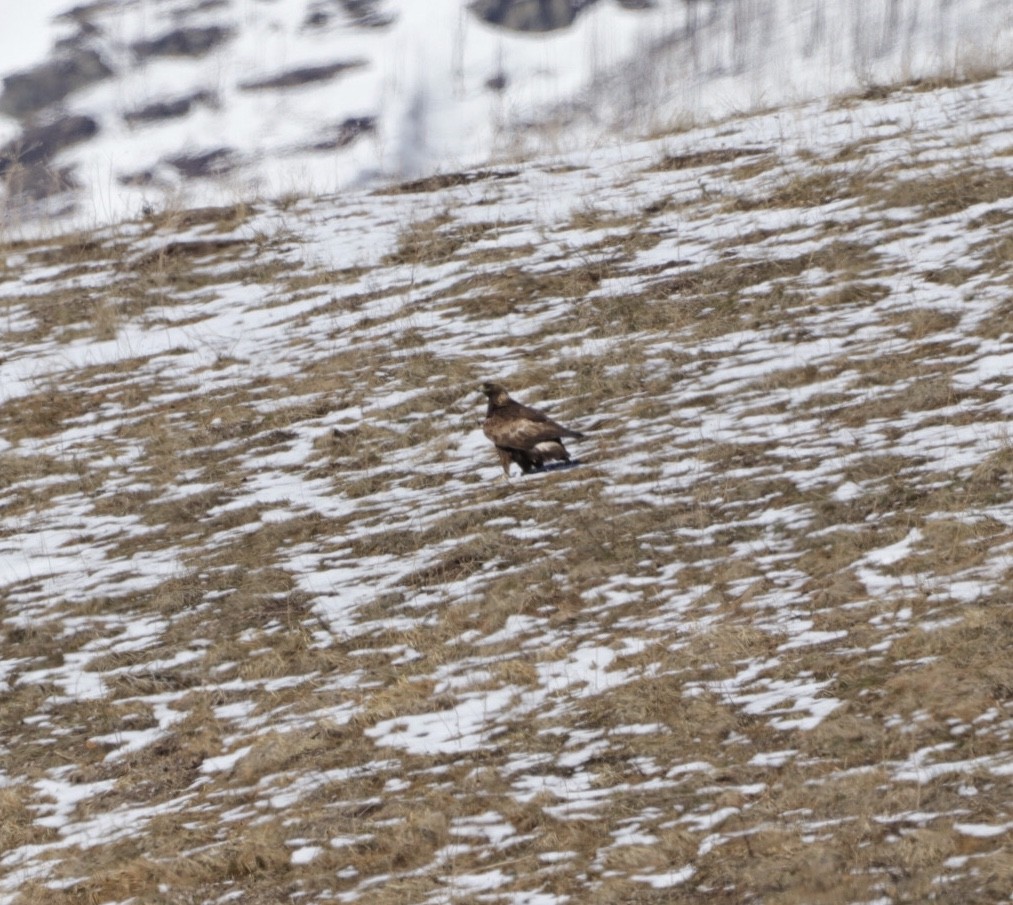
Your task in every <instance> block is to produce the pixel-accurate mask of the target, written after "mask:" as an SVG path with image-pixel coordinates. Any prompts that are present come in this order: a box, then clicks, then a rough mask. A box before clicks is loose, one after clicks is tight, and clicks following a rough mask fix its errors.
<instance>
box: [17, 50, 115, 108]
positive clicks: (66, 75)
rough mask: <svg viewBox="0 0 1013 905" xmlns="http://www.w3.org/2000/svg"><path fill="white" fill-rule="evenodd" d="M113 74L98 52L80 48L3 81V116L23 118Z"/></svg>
mask: <svg viewBox="0 0 1013 905" xmlns="http://www.w3.org/2000/svg"><path fill="white" fill-rule="evenodd" d="M112 74H113V71H112V69H110V68H109V67H108V66H107V65H106V64H105V62H104V61H103V60H102V57H101V56H99V54H98V52H97V51H95V50H90V49H87V48H85V49H77V50H71V51H70V52H67V53H63V54H61V55H60V56H58V57H56V58H55V59H52V60H47V61H46V62H45V63H40V64H39V65H38V66H33V67H32V68H31V69H25V70H23V71H21V72H14V73H12V74H11V75H8V76H6V77H5V78H4V80H3V86H4V87H3V93H2V94H0V113H6V114H7V115H8V116H15V117H18V118H23V117H26V116H30V115H31V114H34V113H38V112H39V111H40V110H43V109H45V108H46V107H48V106H49V105H50V104H55V103H56V102H57V101H62V100H63V99H64V98H65V97H66V96H67V95H68V94H71V93H73V92H74V91H79V90H80V89H81V88H86V87H87V86H89V85H93V84H94V83H95V82H99V81H101V80H102V79H107V78H109V76H111V75H112Z"/></svg>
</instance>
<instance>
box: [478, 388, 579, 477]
mask: <svg viewBox="0 0 1013 905" xmlns="http://www.w3.org/2000/svg"><path fill="white" fill-rule="evenodd" d="M482 392H483V393H485V395H486V396H488V397H489V408H488V410H487V411H486V413H485V421H484V422H482V432H483V433H484V434H485V435H486V436H487V437H488V438H489V439H490V440H492V442H493V443H495V444H496V452H498V453H499V461H500V464H501V465H502V466H503V471H504V472H505V473H506V475H507V476H509V475H510V463H511V462H516V463H517V464H518V465H519V466H520V468H521V471H523V472H524V474H530V473H531V472H533V471H540V470H541V469H543V468H544V467H545V463H546V462H551V461H554V460H557V459H558V460H560V461H562V462H569V461H570V454H569V452H567V450H566V447H565V446H564V445H563V438H564V437H572V438H573V439H574V440H581V439H583V437H584V435H583V434H582V433H580V432H579V431H575V430H570V429H569V428H568V427H563V425H561V424H557V423H556V422H555V421H553V420H552V419H551V418H550V417H549V416H548V415H546V414H545V412H540V411H538V409H534V408H531V407H530V406H527V405H522V404H521V403H519V402H517V401H516V400H515V399H511V398H510V394H509V393H508V392H507V391H506V388H505V387H502V386H500V385H499V384H498V383H483V384H482Z"/></svg>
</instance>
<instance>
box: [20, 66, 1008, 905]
mask: <svg viewBox="0 0 1013 905" xmlns="http://www.w3.org/2000/svg"><path fill="white" fill-rule="evenodd" d="M870 94H871V95H872V96H866V97H863V96H858V95H856V96H854V97H851V98H841V99H838V100H836V101H834V102H833V103H829V104H827V103H814V104H811V105H808V106H800V107H795V108H788V109H785V110H781V111H776V112H771V113H767V114H763V115H756V116H751V117H741V118H732V119H728V120H726V121H724V122H722V123H721V124H720V125H717V126H713V127H707V128H699V129H695V130H690V131H684V132H673V133H671V134H667V135H663V136H660V137H658V138H655V139H653V140H651V141H645V142H642V143H629V144H626V145H624V146H623V147H622V148H619V149H610V148H604V149H599V150H595V151H593V152H587V153H576V154H570V155H565V156H558V157H554V158H542V159H537V160H534V161H532V162H529V163H526V164H524V165H520V164H518V165H515V166H511V167H507V166H503V167H495V168H486V169H480V170H471V171H464V172H459V173H457V174H453V175H446V176H444V177H442V178H438V179H425V180H420V181H416V182H413V183H405V184H402V185H399V186H396V187H394V188H391V189H387V190H383V191H358V192H353V191H349V192H346V193H343V194H341V195H333V196H325V197H321V198H319V199H304V200H298V199H288V200H286V201H283V202H279V203H271V204H268V203H257V204H252V205H251V204H235V205H232V206H228V207H218V208H199V209H180V210H176V211H171V212H168V213H164V214H163V213H154V214H152V215H149V216H147V217H145V218H142V219H138V220H136V221H133V222H125V223H120V224H116V225H112V226H109V227H105V228H102V229H99V230H97V231H93V232H83V233H70V234H66V235H59V236H54V237H52V238H50V239H47V240H44V241H41V240H33V241H9V242H7V243H6V244H4V245H0V331H2V334H3V350H4V351H3V356H2V359H0V569H2V596H0V631H2V639H3V643H2V653H3V659H2V660H0V686H2V690H3V696H2V699H0V700H2V704H0V720H2V732H0V752H2V758H0V843H2V844H0V852H2V854H0V901H2V902H4V903H12V905H34V903H43V902H45V903H58V905H59V903H71V902H81V901H88V902H94V903H112V902H121V903H125V902H131V903H141V902H143V903H195V902H225V901H242V902H245V903H276V902H282V901H290V900H291V901H298V902H334V901H339V902H355V901H358V902H370V903H395V902H396V903H428V902H431V903H441V902H451V901H453V902H476V903H477V902H504V903H516V905H520V903H529V905H533V903H538V905H554V903H564V902H570V903H575V902H594V903H609V902H614V903H630V902H674V901H680V902H681V901H684V902H701V903H703V902H706V903H714V902H729V903H732V902H735V903H739V902H760V901H762V902H765V903H802V902H806V903H829V902H848V903H852V902H853V903H859V902H863V903H868V902H881V903H888V902H898V903H899V902H926V901H934V902H953V903H958V902H959V903H967V902H977V903H986V902H1008V901H1009V891H1010V888H1011V884H1010V880H1011V867H1010V858H1009V845H1010V840H1011V829H1013V804H1011V803H1013V621H1011V619H1013V617H1011V611H1010V607H1009V600H1010V595H1011V593H1013V580H1011V579H1013V533H1011V527H1013V504H1011V500H1010V497H1011V492H1013V447H1011V444H1010V418H1011V414H1013V394H1011V378H1010V374H1011V372H1013V342H1011V330H1013V327H1011V325H1013V309H1011V297H1013V295H1011V293H1013V287H1011V273H1013V269H1011V251H1013V242H1011V227H1013V138H1011V136H1013V111H1011V107H1010V104H1009V98H1010V96H1011V94H1013V76H1011V75H1010V74H1004V75H1000V76H998V77H995V78H989V79H983V80H980V81H973V82H968V83H963V84H956V85H953V84H950V85H948V84H944V83H940V82H935V83H932V84H928V83H922V84H918V85H915V86H913V87H908V88H899V89H896V90H894V91H876V92H870ZM487 379H499V380H502V381H503V382H505V383H506V384H507V385H508V386H509V387H510V388H511V389H512V391H513V392H514V393H515V395H516V396H518V397H519V398H520V399H522V400H523V401H525V402H529V403H533V404H535V405H538V406H540V407H544V408H546V409H547V410H548V411H549V412H550V413H551V414H553V415H554V416H556V417H558V418H559V419H560V420H563V421H565V422H566V423H568V424H572V425H574V426H575V427H577V428H579V429H581V430H583V431H585V432H587V434H588V439H587V440H585V441H578V442H575V443H574V444H573V451H574V452H575V453H576V454H577V455H578V456H579V458H580V460H581V462H580V464H579V465H577V466H576V467H573V468H569V469H566V470H562V471H556V472H549V473H545V474H540V475H534V476H529V477H524V478H520V477H517V476H515V477H514V478H513V479H512V480H511V481H509V482H508V481H505V480H504V479H503V478H502V475H501V473H500V471H499V466H498V464H497V461H496V457H495V454H494V451H493V449H492V448H491V447H490V446H489V444H488V443H487V441H486V440H485V438H484V437H483V436H482V434H481V430H480V422H481V418H482V413H483V410H482V400H481V397H480V394H479V392H478V385H479V383H480V381H482V380H487Z"/></svg>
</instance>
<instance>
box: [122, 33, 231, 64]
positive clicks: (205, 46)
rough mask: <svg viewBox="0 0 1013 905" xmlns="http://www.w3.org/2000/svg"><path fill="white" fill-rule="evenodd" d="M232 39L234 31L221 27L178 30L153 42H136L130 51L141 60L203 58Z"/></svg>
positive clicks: (154, 39) (152, 40)
mask: <svg viewBox="0 0 1013 905" xmlns="http://www.w3.org/2000/svg"><path fill="white" fill-rule="evenodd" d="M231 37H232V29H230V28H225V27H223V26H221V25H207V26H204V27H203V28H200V27H196V26H193V27H189V28H176V29H173V30H172V31H169V32H166V33H165V34H164V35H161V36H159V37H157V38H153V39H151V40H144V41H134V43H133V44H131V45H130V49H131V50H132V51H133V52H134V53H135V54H136V55H137V57H138V58H139V59H141V60H146V59H148V58H150V57H202V56H204V55H205V54H206V53H208V52H209V51H211V50H214V48H216V47H217V46H218V45H219V44H221V43H223V42H224V41H227V40H228V39H229V38H231Z"/></svg>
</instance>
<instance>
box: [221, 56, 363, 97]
mask: <svg viewBox="0 0 1013 905" xmlns="http://www.w3.org/2000/svg"><path fill="white" fill-rule="evenodd" d="M365 65H366V63H365V61H363V60H346V61H342V62H340V63H328V64H327V65H325V66H300V67H299V68H298V69H290V70H289V71H288V72H283V73H281V74H280V75H274V76H271V77H270V78H266V79H255V80H253V81H250V82H240V83H239V87H240V88H241V89H242V90H243V91H263V90H264V89H266V88H297V87H298V86H300V85H308V84H310V83H312V82H325V81H327V80H328V79H332V78H334V76H336V75H338V74H339V73H342V72H345V71H346V70H348V69H360V68H361V67H363V66H365Z"/></svg>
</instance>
